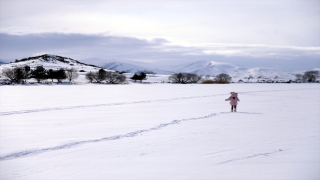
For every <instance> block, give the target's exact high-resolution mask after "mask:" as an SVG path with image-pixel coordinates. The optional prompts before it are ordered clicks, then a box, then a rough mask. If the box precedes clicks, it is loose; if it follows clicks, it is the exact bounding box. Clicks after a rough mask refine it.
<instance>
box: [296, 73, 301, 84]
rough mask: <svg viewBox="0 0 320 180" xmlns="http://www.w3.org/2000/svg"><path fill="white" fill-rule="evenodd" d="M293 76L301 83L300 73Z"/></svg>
mask: <svg viewBox="0 0 320 180" xmlns="http://www.w3.org/2000/svg"><path fill="white" fill-rule="evenodd" d="M295 76H296V81H297V82H299V83H301V82H302V77H303V75H302V74H296V75H295Z"/></svg>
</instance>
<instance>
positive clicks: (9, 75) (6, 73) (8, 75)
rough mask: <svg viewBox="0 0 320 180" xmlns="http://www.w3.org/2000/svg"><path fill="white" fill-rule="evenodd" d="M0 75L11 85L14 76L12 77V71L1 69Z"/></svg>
mask: <svg viewBox="0 0 320 180" xmlns="http://www.w3.org/2000/svg"><path fill="white" fill-rule="evenodd" d="M1 75H2V76H4V77H5V78H8V79H9V80H10V82H11V83H13V82H14V81H15V75H14V70H13V69H10V68H4V69H2V72H1Z"/></svg>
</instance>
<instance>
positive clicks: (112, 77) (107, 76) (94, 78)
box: [85, 69, 126, 84]
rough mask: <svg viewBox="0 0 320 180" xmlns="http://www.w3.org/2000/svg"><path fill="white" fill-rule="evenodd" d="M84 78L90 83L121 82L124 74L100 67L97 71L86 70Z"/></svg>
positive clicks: (124, 78) (123, 80) (124, 77)
mask: <svg viewBox="0 0 320 180" xmlns="http://www.w3.org/2000/svg"><path fill="white" fill-rule="evenodd" d="M85 78H86V80H88V81H89V82H90V83H107V84H121V83H123V82H125V81H126V76H124V75H122V74H119V73H118V72H111V71H105V70H104V69H100V70H99V71H97V72H88V73H86V74H85Z"/></svg>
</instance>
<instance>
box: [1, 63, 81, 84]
mask: <svg viewBox="0 0 320 180" xmlns="http://www.w3.org/2000/svg"><path fill="white" fill-rule="evenodd" d="M1 75H2V76H3V77H5V78H6V79H8V80H9V81H10V83H17V84H19V83H26V82H27V80H28V79H35V80H36V81H37V82H38V83H41V82H42V81H45V80H47V79H51V81H52V82H53V80H56V81H57V82H58V83H61V82H62V80H64V79H67V80H68V81H69V82H71V81H72V80H74V79H76V78H78V76H79V74H78V72H77V70H76V69H75V68H69V69H63V68H60V69H58V70H52V69H49V70H46V69H45V68H44V67H43V66H36V67H35V68H34V69H31V68H30V66H28V65H25V66H18V67H14V68H4V69H3V70H2V72H1Z"/></svg>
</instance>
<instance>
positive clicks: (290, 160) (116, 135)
mask: <svg viewBox="0 0 320 180" xmlns="http://www.w3.org/2000/svg"><path fill="white" fill-rule="evenodd" d="M319 90H320V86H319V84H227V85H203V84H194V85H188V84H187V85H180V84H129V85H99V84H85V85H16V86H0V98H1V101H0V113H1V119H0V179H1V180H15V179H28V180H47V179H59V180H62V179H68V180H81V179H84V180H87V179H119V180H123V179H139V180H144V179H145V180H150V179H152V180H156V179H159V180H170V179H175V180H176V179H177V180H182V179H190V180H194V179H196V180H202V179H210V180H212V179H214V180H223V179H230V180H249V179H250V180H318V179H320V171H319V169H320V96H319ZM230 91H236V92H238V93H239V98H240V100H241V101H240V102H239V105H238V112H237V113H231V112H230V105H229V104H228V102H226V101H224V100H225V99H226V98H227V97H228V96H229V92H230Z"/></svg>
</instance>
